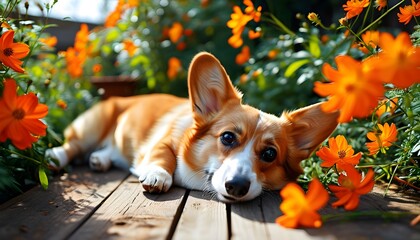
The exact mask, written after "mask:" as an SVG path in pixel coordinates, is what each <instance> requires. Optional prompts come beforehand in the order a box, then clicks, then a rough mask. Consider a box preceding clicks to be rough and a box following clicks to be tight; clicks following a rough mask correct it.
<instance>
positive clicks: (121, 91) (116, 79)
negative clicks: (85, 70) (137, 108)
mask: <svg viewBox="0 0 420 240" xmlns="http://www.w3.org/2000/svg"><path fill="white" fill-rule="evenodd" d="M90 81H91V83H92V85H93V86H95V87H96V88H97V89H98V93H99V94H100V95H101V98H102V99H108V98H109V97H112V96H120V97H128V96H132V95H134V94H135V90H136V85H137V80H136V79H133V78H132V77H130V76H94V77H91V78H90Z"/></svg>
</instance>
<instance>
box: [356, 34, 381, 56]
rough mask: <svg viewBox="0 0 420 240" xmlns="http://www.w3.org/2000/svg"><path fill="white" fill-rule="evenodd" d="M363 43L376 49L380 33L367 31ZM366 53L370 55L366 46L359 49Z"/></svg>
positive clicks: (363, 35)
mask: <svg viewBox="0 0 420 240" xmlns="http://www.w3.org/2000/svg"><path fill="white" fill-rule="evenodd" d="M362 40H363V42H364V43H365V44H366V45H367V46H368V47H370V48H372V49H376V47H377V46H378V44H379V31H367V32H365V33H363V34H362ZM359 49H360V50H361V51H362V52H364V53H366V54H367V53H369V52H370V50H369V49H368V48H366V46H362V47H359Z"/></svg>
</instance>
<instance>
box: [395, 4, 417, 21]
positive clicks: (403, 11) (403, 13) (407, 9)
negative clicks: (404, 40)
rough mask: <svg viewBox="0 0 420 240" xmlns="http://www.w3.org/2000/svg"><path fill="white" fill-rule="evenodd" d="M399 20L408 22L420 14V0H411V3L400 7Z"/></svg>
mask: <svg viewBox="0 0 420 240" xmlns="http://www.w3.org/2000/svg"><path fill="white" fill-rule="evenodd" d="M397 16H398V21H399V22H400V23H404V24H408V23H409V22H410V21H411V19H412V18H413V17H418V16H420V2H418V3H416V2H415V1H414V0H411V5H407V6H404V7H400V12H399V13H397Z"/></svg>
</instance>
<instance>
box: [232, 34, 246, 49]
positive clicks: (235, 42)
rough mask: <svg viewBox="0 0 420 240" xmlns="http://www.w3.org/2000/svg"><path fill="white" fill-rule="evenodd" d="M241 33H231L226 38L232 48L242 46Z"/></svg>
mask: <svg viewBox="0 0 420 240" xmlns="http://www.w3.org/2000/svg"><path fill="white" fill-rule="evenodd" d="M241 33H242V32H241ZM241 33H240V34H233V35H232V36H231V37H230V38H229V39H228V43H229V45H230V46H232V47H233V48H239V47H240V46H242V44H244V40H242V37H241Z"/></svg>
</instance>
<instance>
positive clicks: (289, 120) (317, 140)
mask: <svg viewBox="0 0 420 240" xmlns="http://www.w3.org/2000/svg"><path fill="white" fill-rule="evenodd" d="M338 116H339V112H333V113H326V112H324V111H322V110H321V103H318V104H314V105H310V106H307V107H304V108H301V109H298V110H296V111H292V112H284V113H283V115H282V116H281V124H282V127H283V129H285V131H286V136H287V148H288V150H287V165H288V167H289V168H290V170H292V171H293V172H294V173H295V174H292V176H291V177H292V178H294V177H297V176H298V175H299V174H301V173H302V169H301V167H300V162H301V161H302V160H304V159H306V158H308V157H309V156H310V154H311V153H312V152H313V151H314V150H315V149H316V148H317V147H318V146H319V145H320V144H321V143H322V142H323V141H324V140H325V139H326V138H328V137H329V136H330V135H331V133H332V132H333V131H334V130H335V128H336V127H337V125H338V121H337V119H338ZM293 175H295V176H293Z"/></svg>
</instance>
